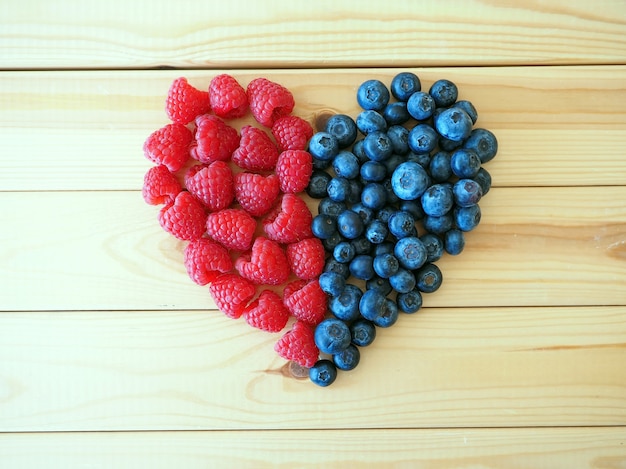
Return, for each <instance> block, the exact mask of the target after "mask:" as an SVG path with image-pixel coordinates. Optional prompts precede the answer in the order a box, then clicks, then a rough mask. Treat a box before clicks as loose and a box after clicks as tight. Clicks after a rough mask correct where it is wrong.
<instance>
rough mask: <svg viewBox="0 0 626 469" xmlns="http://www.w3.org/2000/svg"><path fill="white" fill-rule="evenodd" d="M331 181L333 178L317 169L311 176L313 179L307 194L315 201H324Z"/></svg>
mask: <svg viewBox="0 0 626 469" xmlns="http://www.w3.org/2000/svg"><path fill="white" fill-rule="evenodd" d="M330 179H331V176H330V174H328V173H327V172H326V171H321V170H319V169H316V170H315V171H313V174H311V179H309V184H308V186H307V188H306V193H307V194H309V197H311V198H313V199H323V198H324V197H326V195H327V192H326V187H327V186H328V183H329V182H330Z"/></svg>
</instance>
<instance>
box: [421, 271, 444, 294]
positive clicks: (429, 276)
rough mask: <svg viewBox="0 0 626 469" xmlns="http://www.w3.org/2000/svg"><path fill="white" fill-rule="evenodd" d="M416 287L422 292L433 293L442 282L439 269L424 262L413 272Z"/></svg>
mask: <svg viewBox="0 0 626 469" xmlns="http://www.w3.org/2000/svg"><path fill="white" fill-rule="evenodd" d="M415 279H416V280H417V288H418V290H419V291H421V292H423V293H433V292H434V291H436V290H438V289H439V287H440V286H441V283H442V282H443V277H442V275H441V270H439V267H437V266H436V265H435V264H426V265H424V266H423V267H422V268H421V269H419V270H418V271H417V272H416V273H415Z"/></svg>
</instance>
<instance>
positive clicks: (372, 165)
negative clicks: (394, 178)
mask: <svg viewBox="0 0 626 469" xmlns="http://www.w3.org/2000/svg"><path fill="white" fill-rule="evenodd" d="M360 173H361V177H362V178H363V180H364V181H367V182H380V181H382V180H383V179H385V178H386V177H387V167H386V166H385V165H384V164H383V163H381V162H379V161H366V162H365V163H363V164H362V165H361V168H360Z"/></svg>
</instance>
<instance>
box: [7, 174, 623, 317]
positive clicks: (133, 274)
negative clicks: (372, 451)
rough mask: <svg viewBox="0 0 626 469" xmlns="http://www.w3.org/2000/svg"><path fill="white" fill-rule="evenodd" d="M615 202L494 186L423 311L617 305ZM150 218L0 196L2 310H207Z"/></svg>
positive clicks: (76, 200) (87, 201)
mask: <svg viewBox="0 0 626 469" xmlns="http://www.w3.org/2000/svg"><path fill="white" fill-rule="evenodd" d="M624 200H626V186H617V187H604V188H595V187H587V188H583V187H581V188H574V189H570V188H558V187H555V188H496V189H492V191H491V192H490V193H489V194H488V196H487V197H485V199H484V200H483V201H481V206H482V212H483V219H482V221H481V225H480V226H479V227H478V228H477V229H476V230H474V231H472V232H470V233H468V234H467V236H466V238H467V245H466V249H465V250H464V252H463V253H462V254H461V255H460V256H458V257H452V256H444V258H443V259H441V260H440V261H439V262H438V265H439V266H440V268H441V270H442V271H443V273H444V277H445V280H444V284H443V286H442V287H441V288H440V289H439V290H438V291H437V292H435V293H433V294H430V295H425V298H424V302H425V305H426V306H460V307H467V306H507V305H508V306H521V305H532V306H548V305H553V306H561V305H573V306H578V305H624V304H626V265H625V264H624V246H626V243H625V240H626V206H625V205H624V202H623V201H624ZM311 209H312V210H313V211H315V210H316V208H314V202H313V201H311ZM158 210H159V208H158V207H153V206H149V205H146V204H145V203H144V201H143V199H142V197H141V193H140V192H137V191H132V192H125V191H117V192H116V191H106V192H98V191H93V192H79V193H78V192H47V193H40V192H5V193H0V217H1V218H2V220H3V223H2V225H0V246H1V247H0V284H2V288H3V297H2V301H1V303H0V310H9V311H11V310H82V309H105V310H106V309H122V310H123V309H200V310H204V309H210V308H213V307H214V303H213V301H212V300H211V298H210V296H209V293H208V289H207V288H206V287H201V286H198V285H196V284H194V283H193V282H191V280H190V279H189V278H188V277H187V274H186V272H185V268H184V266H183V264H182V251H183V249H184V246H185V243H184V242H181V241H178V240H176V239H175V238H174V237H172V236H171V235H169V234H167V233H166V232H165V231H163V230H162V229H161V227H160V226H159V224H158V222H157V218H156V217H157V213H158Z"/></svg>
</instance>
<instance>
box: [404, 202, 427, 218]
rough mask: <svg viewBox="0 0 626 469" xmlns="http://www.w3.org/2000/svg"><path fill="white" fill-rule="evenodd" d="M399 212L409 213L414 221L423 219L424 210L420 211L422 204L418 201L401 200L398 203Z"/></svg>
mask: <svg viewBox="0 0 626 469" xmlns="http://www.w3.org/2000/svg"><path fill="white" fill-rule="evenodd" d="M400 210H404V211H405V212H409V213H410V214H411V215H413V218H415V220H416V221H417V220H421V219H422V218H424V210H423V209H422V204H421V201H419V200H403V201H402V202H401V203H400Z"/></svg>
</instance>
